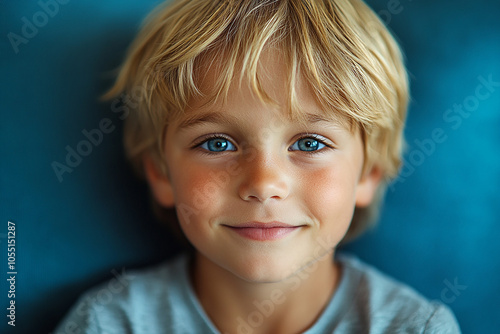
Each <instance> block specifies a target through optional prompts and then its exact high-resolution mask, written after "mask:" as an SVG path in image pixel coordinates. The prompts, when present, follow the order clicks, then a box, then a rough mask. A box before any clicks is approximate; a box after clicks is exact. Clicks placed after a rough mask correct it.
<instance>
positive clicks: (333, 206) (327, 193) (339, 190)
mask: <svg viewBox="0 0 500 334" xmlns="http://www.w3.org/2000/svg"><path fill="white" fill-rule="evenodd" d="M307 175H308V176H307V179H306V180H304V181H306V182H303V184H302V188H303V189H302V193H303V195H302V196H303V197H302V198H303V200H304V201H306V202H307V207H308V208H309V209H310V210H311V213H312V214H313V215H314V216H315V217H316V218H317V219H319V220H320V222H321V223H323V224H328V222H329V221H332V220H335V221H336V223H337V224H341V225H344V224H345V223H349V221H350V217H351V214H352V209H353V208H354V192H353V184H354V182H353V180H352V176H351V173H350V172H349V171H348V170H346V169H342V168H340V166H338V167H337V168H331V167H330V168H322V169H318V170H316V171H314V172H311V173H308V174H307Z"/></svg>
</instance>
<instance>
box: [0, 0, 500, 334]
mask: <svg viewBox="0 0 500 334" xmlns="http://www.w3.org/2000/svg"><path fill="white" fill-rule="evenodd" d="M60 2H61V4H59V6H58V8H56V7H55V6H49V7H46V8H44V6H43V4H44V3H55V2H54V1H49V0H47V1H44V0H42V1H41V2H36V1H31V2H13V1H0V73H1V77H0V112H1V120H0V139H1V145H0V157H1V158H0V254H1V255H0V261H1V262H0V268H3V269H1V271H0V309H2V310H5V308H6V307H7V305H8V299H7V296H6V294H7V291H8V286H7V284H6V280H5V276H6V272H7V269H5V268H6V263H7V251H6V241H7V239H6V234H7V221H8V220H11V221H13V222H15V223H16V233H17V234H16V237H17V240H16V242H17V252H16V264H17V271H18V275H17V282H16V283H17V285H16V306H17V308H16V310H17V313H16V315H17V318H16V328H15V330H12V328H10V327H9V326H7V324H6V317H5V314H4V313H6V310H5V311H1V312H0V319H3V320H0V332H2V333H8V332H12V333H35V332H36V333H48V332H50V331H51V330H52V329H53V327H54V326H55V324H56V323H57V321H58V320H59V319H60V317H61V316H62V315H63V314H64V313H65V312H66V310H67V308H68V307H69V306H70V305H71V304H72V303H74V302H75V300H76V298H77V296H78V295H79V294H80V293H81V292H82V291H84V290H85V289H87V288H88V287H90V286H92V285H94V284H95V283H97V282H100V281H102V280H104V279H107V278H110V277H112V271H111V270H112V269H113V268H115V269H117V270H121V269H120V268H122V267H123V266H127V267H137V266H143V265H147V264H150V263H154V262H156V261H159V260H160V259H162V258H163V257H164V256H166V254H171V253H172V250H173V249H175V244H174V243H173V241H172V238H171V237H170V236H169V235H168V234H167V233H166V232H165V231H164V230H163V229H162V228H161V227H160V226H159V225H158V224H157V223H155V222H154V220H153V219H152V216H151V214H150V213H149V210H148V202H147V191H146V189H145V187H144V186H143V185H141V184H140V183H138V182H137V181H135V180H134V179H133V177H132V173H131V171H130V169H129V168H128V166H127V165H126V162H125V161H124V158H123V154H122V149H121V138H120V137H121V120H120V118H119V116H120V115H119V114H117V113H114V112H113V111H112V109H111V108H110V105H109V104H105V103H100V102H98V96H99V95H100V94H101V93H102V92H103V91H104V90H105V88H106V87H108V86H109V84H110V82H111V78H112V75H111V74H110V70H112V69H114V68H115V67H116V66H117V65H118V64H119V63H120V60H121V59H122V57H123V53H124V50H125V48H126V46H127V45H128V44H129V43H130V41H131V39H132V37H133V35H134V33H135V31H136V30H137V28H138V25H139V23H140V21H141V20H142V19H143V18H144V16H145V15H146V14H147V13H148V12H149V11H150V10H151V9H152V8H153V7H154V5H155V4H156V3H157V2H156V1H151V0H149V1H138V0H136V1H127V2H122V1H97V0H89V1H85V2H84V3H83V2H78V1H68V0H65V1H63V0H60ZM62 2H64V4H62ZM369 3H370V4H371V5H372V6H373V8H374V9H375V10H376V11H378V12H379V13H380V15H381V17H382V18H383V19H384V20H385V21H386V22H387V23H388V25H389V27H390V28H391V29H392V30H393V31H394V32H395V34H396V35H397V36H398V38H399V40H400V42H401V44H402V46H403V49H404V51H405V53H406V57H407V63H408V69H409V71H410V73H411V89H412V97H413V101H412V104H411V108H410V114H409V119H408V126H407V130H406V135H407V138H408V142H409V147H408V151H407V154H406V156H405V160H406V165H405V168H404V169H403V174H402V176H401V177H400V179H398V180H397V181H396V182H395V183H394V184H393V186H392V187H391V188H390V189H389V191H388V194H387V200H386V206H385V209H384V211H383V213H382V220H381V224H380V225H379V226H378V227H377V228H376V229H375V230H373V231H372V232H370V233H368V234H367V235H365V236H364V237H362V238H361V239H360V240H358V241H357V242H355V243H354V244H352V245H350V246H349V247H348V248H349V249H350V250H351V251H354V252H356V253H357V254H358V255H359V256H360V257H361V258H363V259H365V260H367V261H368V262H370V263H373V264H375V265H376V266H377V267H379V268H381V269H382V270H383V271H385V272H387V273H389V274H390V275H392V276H394V277H396V278H398V279H400V280H402V281H404V282H406V283H408V284H410V285H411V286H413V287H415V288H416V289H417V290H418V291H420V292H421V293H423V294H424V295H425V296H427V297H428V298H433V299H441V300H442V301H443V302H445V303H447V304H448V305H449V306H450V307H451V308H452V309H453V311H454V312H455V314H456V315H457V317H458V320H459V322H460V324H461V326H462V328H463V331H464V333H494V332H497V331H498V329H500V318H499V317H498V315H499V314H498V310H499V309H500V303H499V302H498V300H499V298H500V285H499V284H498V280H497V279H496V278H497V277H498V276H499V274H500V244H499V243H498V242H497V239H498V236H499V234H500V227H499V226H498V222H499V221H500V209H499V205H500V201H499V196H498V191H499V187H500V173H499V172H500V131H499V130H500V63H499V59H500V21H499V20H498V14H499V13H500V3H498V2H497V1H486V0H483V1H474V2H473V1H451V0H446V1H431V0H418V1H417V0H413V1H410V0H400V1H393V0H389V1H379V0H376V1H375V0H372V1H369ZM44 13H45V14H44ZM47 13H48V14H47ZM27 22H28V23H27ZM31 24H33V26H31ZM37 25H38V26H37ZM30 28H31V29H30ZM485 80H486V81H493V82H494V83H493V84H489V85H486V86H485V84H484V81H485ZM481 85H483V87H482V88H481V87H480V86H481ZM460 105H462V106H463V107H462V110H463V111H462V112H461V114H460V113H459V112H456V111H454V110H457V109H458V108H460ZM105 119H108V121H106V120H105ZM103 120H105V121H104V122H108V124H104V125H105V126H104V127H105V128H106V129H108V132H109V133H106V134H103V138H102V141H101V142H100V143H98V145H93V146H92V152H91V153H90V154H89V155H88V156H86V157H83V158H82V160H81V161H79V162H78V161H75V167H74V168H72V171H71V173H69V172H67V173H64V174H62V176H61V177H62V182H60V180H59V179H58V177H57V176H56V174H55V173H54V170H53V167H52V163H53V162H54V161H58V162H61V163H64V160H65V157H66V155H67V152H68V151H67V147H69V148H70V149H76V148H77V145H78V143H79V142H80V141H82V140H83V139H85V135H84V134H83V132H82V131H84V130H87V131H91V130H92V129H94V128H97V127H99V125H100V122H102V121H103ZM419 143H420V144H419ZM83 149H85V148H83ZM455 281H456V282H457V283H458V284H459V285H460V287H459V288H460V289H458V290H455V292H453V289H450V288H449V285H450V284H453V283H454V282H455Z"/></svg>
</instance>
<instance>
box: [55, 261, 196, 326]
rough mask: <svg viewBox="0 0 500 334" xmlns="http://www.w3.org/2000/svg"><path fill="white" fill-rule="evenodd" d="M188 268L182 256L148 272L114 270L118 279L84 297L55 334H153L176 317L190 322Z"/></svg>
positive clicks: (96, 288) (111, 280)
mask: <svg viewBox="0 0 500 334" xmlns="http://www.w3.org/2000/svg"><path fill="white" fill-rule="evenodd" d="M187 265H188V258H187V257H186V256H180V257H177V258H175V259H173V260H172V261H166V262H163V263H161V264H159V265H156V266H153V267H149V268H146V269H141V270H134V271H130V272H129V271H127V270H125V269H121V270H112V273H113V275H114V277H113V278H112V279H110V280H109V281H107V282H105V283H102V284H100V285H98V286H96V287H94V288H92V289H90V290H89V291H87V292H86V293H85V294H83V295H82V296H81V297H80V298H79V300H78V301H77V303H76V304H75V305H74V306H73V308H72V309H71V310H70V312H69V313H68V314H67V316H66V317H65V319H64V320H63V322H62V323H61V324H60V325H59V327H58V329H57V330H56V332H55V333H56V334H63V333H73V332H74V331H75V330H76V329H78V330H79V331H77V332H81V333H108V332H109V333H120V332H134V333H152V332H157V330H158V328H168V327H169V326H171V325H172V324H173V323H175V321H174V319H175V317H176V316H179V317H182V318H183V319H186V318H185V317H186V315H189V314H191V313H192V312H191V309H192V307H191V305H189V301H188V299H189V298H187V297H186V294H187V293H186V290H187V289H188V285H189V284H188V282H187ZM183 304H184V305H183ZM173 305H175V309H174V307H173ZM183 306H184V307H183ZM190 308H191V309H190Z"/></svg>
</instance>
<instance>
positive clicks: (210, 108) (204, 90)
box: [183, 47, 353, 129]
mask: <svg viewBox="0 0 500 334" xmlns="http://www.w3.org/2000/svg"><path fill="white" fill-rule="evenodd" d="M224 60H225V59H224V57H223V56H221V55H217V54H215V53H214V52H212V53H209V54H205V55H203V56H201V57H199V59H198V60H197V62H196V66H195V76H194V80H195V84H196V87H197V88H198V90H199V92H200V94H199V95H196V96H194V97H192V98H191V99H190V100H189V102H188V106H187V108H186V110H185V113H184V116H185V117H183V118H186V119H193V118H200V117H205V116H206V115H207V114H211V116H210V117H212V118H213V116H214V114H216V113H217V112H221V111H223V110H225V109H227V108H231V107H232V106H234V105H235V104H236V105H239V104H254V105H256V107H258V105H266V107H269V105H270V106H272V108H269V109H270V110H273V111H274V113H275V114H276V116H277V117H278V118H282V119H283V120H293V121H298V122H306V123H317V122H322V121H323V122H324V121H329V122H335V123H338V124H340V125H342V126H344V127H348V128H349V129H351V128H352V126H353V124H352V120H350V119H347V117H346V116H345V115H343V114H341V113H340V112H336V111H335V110H333V109H332V108H328V107H325V106H324V105H322V104H321V103H320V102H319V100H318V98H317V96H316V95H315V94H314V90H313V88H312V86H311V85H310V83H309V82H308V80H306V76H305V75H304V74H303V73H302V71H300V69H298V70H297V71H296V72H295V73H292V69H291V68H290V66H288V65H289V64H287V63H286V57H285V55H284V54H283V52H282V51H281V50H280V49H277V48H271V47H269V48H266V49H264V50H263V52H262V54H261V56H260V58H259V61H258V63H257V64H256V66H254V67H245V65H244V64H242V63H241V62H239V63H236V64H233V65H232V63H231V62H226V61H224ZM231 65H232V66H231ZM292 76H293V78H292ZM292 79H293V80H292Z"/></svg>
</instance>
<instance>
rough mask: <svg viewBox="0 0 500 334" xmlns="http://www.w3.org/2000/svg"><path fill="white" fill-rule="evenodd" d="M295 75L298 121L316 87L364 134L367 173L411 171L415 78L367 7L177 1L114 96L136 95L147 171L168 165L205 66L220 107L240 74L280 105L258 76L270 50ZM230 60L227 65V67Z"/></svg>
mask: <svg viewBox="0 0 500 334" xmlns="http://www.w3.org/2000/svg"><path fill="white" fill-rule="evenodd" d="M269 46H272V47H275V48H276V49H277V50H279V51H280V52H281V53H282V54H283V56H284V60H285V63H286V68H287V71H288V73H287V78H288V83H287V85H288V88H289V89H288V100H289V105H290V116H291V117H296V118H298V119H300V112H299V108H297V103H298V101H297V96H296V91H295V87H296V85H295V84H296V81H297V77H298V76H299V74H300V75H301V78H304V79H305V80H306V81H307V83H308V84H309V86H310V87H311V89H312V91H313V93H314V95H315V97H316V98H317V101H318V102H319V103H320V105H321V106H322V107H323V108H324V110H325V113H328V112H335V113H336V114H337V115H341V116H343V117H345V118H346V119H347V120H349V121H350V122H351V124H353V125H356V127H357V128H359V129H360V130H361V133H362V137H363V140H364V145H365V170H368V169H370V168H372V167H373V166H377V168H379V169H380V170H381V171H382V172H383V174H384V177H385V180H386V181H389V180H391V179H392V178H394V177H395V176H396V175H397V173H398V170H399V167H400V164H401V153H402V148H403V144H404V139H403V134H402V132H403V126H404V121H405V117H406V109H407V103H408V78H407V73H406V70H405V67H404V64H403V59H402V55H401V51H400V49H399V47H398V45H397V43H396V41H395V40H394V38H393V37H392V36H391V34H390V32H389V31H388V30H387V28H386V27H385V26H384V24H383V23H382V22H381V21H380V19H379V18H378V17H377V16H376V14H375V13H374V12H373V11H372V10H371V9H370V8H369V7H368V6H367V5H366V4H365V3H363V2H362V1H361V0H352V1H351V0H220V1H215V0H213V1H212V0H210V1H209V0H177V1H173V2H172V3H168V4H163V5H161V6H159V7H158V8H157V9H156V10H155V11H154V12H153V13H152V14H151V16H150V17H149V18H148V19H147V20H146V23H145V25H144V26H143V28H142V29H141V31H140V33H139V34H138V36H137V38H136V39H135V41H134V42H133V44H132V46H131V48H130V50H129V52H128V54H127V57H126V59H125V61H124V63H123V65H122V67H121V69H120V71H119V74H118V78H117V80H116V82H115V84H114V86H113V87H112V88H111V89H110V90H109V91H108V93H107V94H106V95H105V98H112V97H115V96H118V95H120V94H123V93H125V94H128V95H136V92H134V90H136V91H137V90H139V91H140V95H141V96H140V101H139V103H138V104H137V106H136V107H135V108H132V110H131V111H130V114H129V115H128V117H127V119H126V123H125V134H124V141H125V148H126V153H127V156H128V158H129V159H130V161H131V162H132V163H133V165H134V166H135V167H136V168H137V169H138V170H139V172H141V171H142V159H143V156H144V154H149V155H150V156H151V157H153V159H154V160H155V161H156V162H157V163H158V164H161V161H162V159H161V156H162V146H161V145H162V138H163V131H164V129H165V128H166V124H167V123H168V122H169V120H171V119H173V117H177V116H178V115H180V114H182V112H183V111H184V110H185V108H186V106H187V104H188V101H189V100H190V99H192V98H196V97H201V96H202V95H203V94H202V93H201V92H200V90H199V87H198V86H197V84H198V80H197V77H198V75H199V73H198V72H199V71H200V64H201V62H203V64H214V63H215V64H217V73H219V75H218V79H217V81H216V83H215V87H214V89H213V92H212V95H211V98H212V100H214V99H218V98H223V99H225V98H226V97H227V92H228V89H229V86H230V85H231V83H232V82H233V78H234V77H235V75H236V74H238V73H244V74H245V75H242V76H241V78H242V80H244V79H246V80H248V82H249V84H250V85H251V87H252V88H253V90H254V92H255V93H256V95H257V96H259V97H260V98H261V99H262V100H263V101H265V102H270V103H272V101H271V100H270V98H269V96H268V95H267V94H266V92H265V91H264V90H263V89H262V87H261V85H260V82H259V78H258V75H257V67H258V66H257V65H258V63H259V59H260V56H261V54H262V51H263V50H264V49H265V48H266V47H269ZM220 60H223V61H220ZM384 190H385V184H383V185H382V186H381V187H380V188H379V194H378V197H377V199H376V200H375V201H374V203H372V205H371V206H369V207H367V208H356V209H355V213H354V217H353V221H352V223H351V227H350V229H349V231H348V232H347V235H346V238H345V239H349V238H352V237H354V236H356V235H358V234H360V233H361V232H363V231H364V230H365V229H366V228H367V227H368V226H369V225H370V224H371V223H372V222H374V220H375V217H376V212H377V209H378V207H379V206H380V203H379V202H380V201H381V199H382V197H383V193H384Z"/></svg>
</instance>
